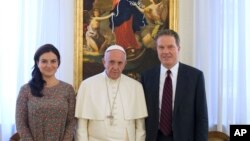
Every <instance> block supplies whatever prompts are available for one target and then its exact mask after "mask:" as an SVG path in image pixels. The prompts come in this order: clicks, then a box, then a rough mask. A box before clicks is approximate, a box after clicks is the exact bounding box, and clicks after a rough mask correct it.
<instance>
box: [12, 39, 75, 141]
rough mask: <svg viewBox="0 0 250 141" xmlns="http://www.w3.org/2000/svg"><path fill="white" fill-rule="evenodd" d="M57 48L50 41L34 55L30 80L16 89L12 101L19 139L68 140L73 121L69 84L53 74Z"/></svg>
mask: <svg viewBox="0 0 250 141" xmlns="http://www.w3.org/2000/svg"><path fill="white" fill-rule="evenodd" d="M60 63H61V61H60V54H59V51H58V50H57V49H56V48H55V47H54V46H53V45H51V44H45V45H43V46H41V47H40V48H38V50H37V51H36V53H35V55H34V68H33V71H32V78H31V80H30V81H29V82H28V83H27V84H25V85H23V86H22V87H21V89H20V92H19V95H18V98H17V103H16V127H17V132H18V134H19V135H20V138H21V140H25V141H26V140H28V141H45V140H46V141H49V140H50V141H63V140H67V141H70V140H72V139H73V133H74V128H75V124H76V119H75V117H74V114H75V92H74V89H73V87H72V85H70V84H68V83H66V82H63V81H61V80H59V79H57V78H56V76H55V73H56V71H57V69H58V67H59V65H60Z"/></svg>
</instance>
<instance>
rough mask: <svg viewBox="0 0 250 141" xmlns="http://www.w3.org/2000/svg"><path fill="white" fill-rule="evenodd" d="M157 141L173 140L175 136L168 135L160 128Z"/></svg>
mask: <svg viewBox="0 0 250 141" xmlns="http://www.w3.org/2000/svg"><path fill="white" fill-rule="evenodd" d="M157 141H173V136H172V135H171V136H166V135H164V134H163V133H162V132H161V130H158V135H157Z"/></svg>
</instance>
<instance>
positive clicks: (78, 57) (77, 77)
mask: <svg viewBox="0 0 250 141" xmlns="http://www.w3.org/2000/svg"><path fill="white" fill-rule="evenodd" d="M169 7H170V8H169V19H170V22H169V28H170V29H173V30H175V31H178V19H179V13H178V11H179V0H170V5H169ZM74 13H75V16H74V26H75V27H74V88H75V89H76V90H77V89H78V87H79V85H80V83H81V81H82V79H83V76H82V75H83V73H82V72H83V65H82V61H83V55H82V54H83V50H82V46H83V0H75V12H74Z"/></svg>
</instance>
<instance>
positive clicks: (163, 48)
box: [141, 30, 208, 141]
mask: <svg viewBox="0 0 250 141" xmlns="http://www.w3.org/2000/svg"><path fill="white" fill-rule="evenodd" d="M155 40H156V45H157V47H156V48H157V53H158V58H159V60H160V62H161V65H159V66H157V67H155V68H152V69H150V70H147V71H145V72H143V73H142V74H141V82H142V85H143V88H144V92H145V98H146V104H147V108H148V117H147V118H146V141H207V140H208V138H207V136H208V114H207V102H206V92H205V82H204V76H203V73H202V71H200V70H198V69H196V68H193V67H191V66H188V65H185V64H183V63H180V62H179V61H178V56H179V51H180V39H179V35H178V34H177V33H176V32H175V31H173V30H163V31H160V32H159V33H158V35H157V36H156V38H155ZM168 70H169V71H168ZM167 71H168V74H167V73H166V72H167ZM165 79H166V82H165ZM167 81H168V82H167ZM167 97H170V98H167ZM167 99H170V100H167ZM166 101H167V102H166ZM169 103H170V104H169ZM166 105H168V106H166ZM166 107H167V108H166ZM168 108H169V109H170V110H167V109H168ZM168 111H169V112H168ZM166 120H167V121H166Z"/></svg>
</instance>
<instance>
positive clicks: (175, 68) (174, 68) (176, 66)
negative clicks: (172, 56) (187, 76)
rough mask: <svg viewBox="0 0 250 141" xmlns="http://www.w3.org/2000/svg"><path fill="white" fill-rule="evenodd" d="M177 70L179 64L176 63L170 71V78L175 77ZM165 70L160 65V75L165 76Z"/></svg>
mask: <svg viewBox="0 0 250 141" xmlns="http://www.w3.org/2000/svg"><path fill="white" fill-rule="evenodd" d="M178 69H179V62H177V63H176V64H175V65H174V66H173V67H172V68H171V69H170V71H171V75H172V76H177V73H178ZM167 70H168V69H167V68H165V67H164V66H163V65H162V64H161V74H163V75H166V72H167Z"/></svg>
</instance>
